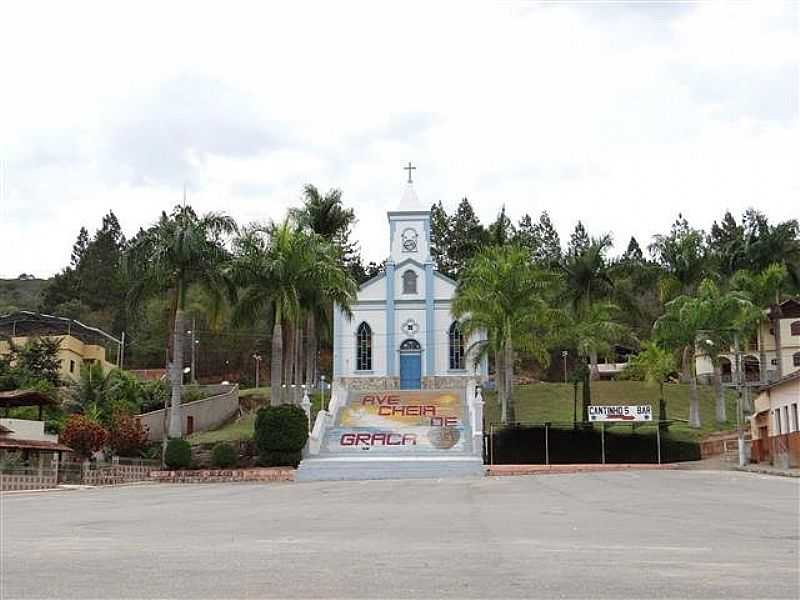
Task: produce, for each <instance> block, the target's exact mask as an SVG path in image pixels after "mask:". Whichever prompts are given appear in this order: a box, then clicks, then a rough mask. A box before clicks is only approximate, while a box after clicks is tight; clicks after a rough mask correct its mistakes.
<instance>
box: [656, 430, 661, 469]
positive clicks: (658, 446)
mask: <svg viewBox="0 0 800 600" xmlns="http://www.w3.org/2000/svg"><path fill="white" fill-rule="evenodd" d="M656 453H657V454H658V464H661V421H659V422H658V423H656Z"/></svg>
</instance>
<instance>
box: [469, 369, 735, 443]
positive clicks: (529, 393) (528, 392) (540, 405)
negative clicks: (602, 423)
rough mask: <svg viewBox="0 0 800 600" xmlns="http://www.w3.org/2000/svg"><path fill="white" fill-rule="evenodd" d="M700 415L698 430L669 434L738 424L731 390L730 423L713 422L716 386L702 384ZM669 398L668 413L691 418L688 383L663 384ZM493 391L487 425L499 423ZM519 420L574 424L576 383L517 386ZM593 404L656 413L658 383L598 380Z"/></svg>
mask: <svg viewBox="0 0 800 600" xmlns="http://www.w3.org/2000/svg"><path fill="white" fill-rule="evenodd" d="M699 391H700V417H701V420H702V423H703V426H702V427H701V428H700V429H699V430H697V429H692V428H690V427H689V426H688V425H687V424H686V423H684V422H678V423H675V424H674V425H672V426H671V427H670V433H672V434H673V436H675V437H681V438H696V437H699V436H701V435H704V434H706V433H710V432H712V431H717V430H729V429H733V428H735V427H736V412H735V409H736V400H735V395H734V394H733V393H732V392H728V394H727V417H728V421H727V423H725V424H723V425H721V426H719V427H718V426H717V424H716V423H715V421H714V388H713V387H711V386H703V385H701V386H699ZM664 397H665V398H666V401H667V416H668V417H669V418H670V419H679V420H683V421H686V420H687V419H688V417H689V385H686V384H678V383H672V384H667V385H665V386H664ZM495 398H496V396H495V394H494V393H493V392H487V394H486V397H485V401H486V405H485V407H484V414H485V417H486V423H487V426H488V424H490V423H499V421H500V406H499V405H498V403H497V401H496V399H495ZM514 399H515V407H516V411H517V421H519V422H521V423H523V422H530V423H544V422H551V423H572V411H573V386H572V385H571V384H563V383H535V384H531V385H520V386H516V387H515V388H514ZM580 402H581V397H580V387H579V388H578V412H579V414H580V407H581V405H580ZM592 403H593V404H650V405H652V407H653V413H654V414H656V411H657V410H658V386H656V385H649V384H647V383H643V382H641V381H596V382H594V383H592Z"/></svg>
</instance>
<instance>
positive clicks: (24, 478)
mask: <svg viewBox="0 0 800 600" xmlns="http://www.w3.org/2000/svg"><path fill="white" fill-rule="evenodd" d="M57 485H58V472H57V471H56V470H55V469H44V470H43V471H42V472H41V473H24V472H19V473H15V472H13V471H12V472H0V492H13V491H22V490H46V489H49V488H54V487H56V486H57Z"/></svg>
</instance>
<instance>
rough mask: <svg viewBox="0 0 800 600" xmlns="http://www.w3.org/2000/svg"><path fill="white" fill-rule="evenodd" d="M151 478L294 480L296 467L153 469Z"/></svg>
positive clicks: (182, 480)
mask: <svg viewBox="0 0 800 600" xmlns="http://www.w3.org/2000/svg"><path fill="white" fill-rule="evenodd" d="M150 477H151V479H153V480H155V481H159V482H161V483H234V482H244V481H254V482H262V483H267V482H273V481H294V469H292V468H290V467H270V468H254V469H204V470H196V471H192V470H186V471H153V472H151V473H150Z"/></svg>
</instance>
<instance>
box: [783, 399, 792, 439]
mask: <svg viewBox="0 0 800 600" xmlns="http://www.w3.org/2000/svg"><path fill="white" fill-rule="evenodd" d="M783 422H784V424H785V425H786V433H791V432H792V424H791V423H790V422H789V405H788V404H787V405H786V406H784V407H783Z"/></svg>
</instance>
